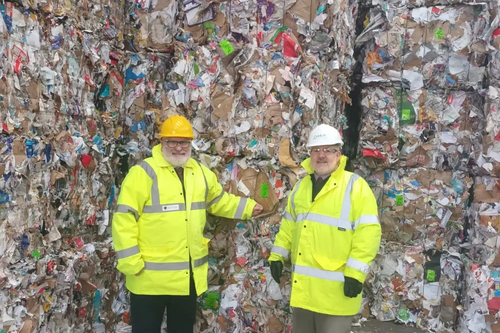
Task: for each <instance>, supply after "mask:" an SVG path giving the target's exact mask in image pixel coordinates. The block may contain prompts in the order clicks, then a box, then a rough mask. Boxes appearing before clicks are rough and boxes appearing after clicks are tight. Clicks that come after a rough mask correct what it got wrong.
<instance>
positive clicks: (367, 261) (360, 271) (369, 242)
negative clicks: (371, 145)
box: [344, 178, 382, 283]
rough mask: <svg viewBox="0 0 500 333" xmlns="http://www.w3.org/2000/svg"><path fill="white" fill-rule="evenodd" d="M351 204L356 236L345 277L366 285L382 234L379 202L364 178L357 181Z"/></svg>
mask: <svg viewBox="0 0 500 333" xmlns="http://www.w3.org/2000/svg"><path fill="white" fill-rule="evenodd" d="M351 202H352V205H353V207H352V208H353V209H351V218H352V220H351V221H354V236H353V240H352V248H351V253H350V255H349V259H348V260H347V264H346V268H345V270H344V275H345V276H347V277H351V278H353V279H356V280H358V281H359V282H361V283H364V282H365V279H366V275H367V274H368V271H369V269H370V265H371V263H372V260H373V259H374V258H375V256H376V255H377V252H378V250H379V247H380V238H381V233H382V232H381V228H380V223H379V219H378V207H377V201H376V200H375V196H374V195H373V192H372V190H371V188H370V187H369V186H368V184H367V183H366V181H365V180H364V179H363V178H359V179H358V180H356V181H355V183H354V186H353V191H352V194H351Z"/></svg>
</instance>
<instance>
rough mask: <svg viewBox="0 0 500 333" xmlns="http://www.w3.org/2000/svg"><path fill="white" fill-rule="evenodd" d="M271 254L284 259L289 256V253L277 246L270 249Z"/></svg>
mask: <svg viewBox="0 0 500 333" xmlns="http://www.w3.org/2000/svg"><path fill="white" fill-rule="evenodd" d="M271 253H276V254H279V255H282V256H283V257H285V258H288V256H289V255H290V251H288V250H285V249H284V248H282V247H281V246H278V245H274V246H273V248H272V249H271Z"/></svg>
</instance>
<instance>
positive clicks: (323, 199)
mask: <svg viewBox="0 0 500 333" xmlns="http://www.w3.org/2000/svg"><path fill="white" fill-rule="evenodd" d="M342 145H343V141H342V137H341V136H340V133H339V132H338V131H337V130H336V129H335V128H333V127H331V126H328V125H324V124H323V125H319V126H318V127H316V128H315V129H313V130H312V131H311V133H310V135H309V140H308V143H307V147H308V148H309V149H310V156H311V157H310V158H308V159H307V160H305V161H304V162H303V163H302V166H303V167H304V168H305V169H306V170H307V171H308V172H309V176H307V177H305V178H303V179H301V180H300V181H299V182H297V184H296V185H295V187H294V188H293V190H292V192H291V194H290V196H289V198H288V204H287V207H286V211H285V214H284V216H283V218H282V220H281V227H280V231H279V233H278V235H277V236H276V241H275V243H274V246H273V249H272V251H271V256H270V258H269V262H270V265H271V273H272V276H273V278H274V280H276V282H278V283H279V282H280V279H281V274H282V269H283V264H284V262H285V260H286V259H287V258H288V257H289V256H290V257H291V261H292V270H293V272H292V296H291V300H290V305H291V306H292V307H293V333H349V332H350V329H351V321H352V316H354V315H355V314H357V313H358V312H359V310H360V307H361V293H362V290H363V283H364V281H365V278H366V275H367V273H368V270H369V267H370V264H371V262H372V260H373V259H374V258H375V256H376V254H377V252H378V249H379V246H380V237H381V228H380V224H379V220H378V209H377V203H376V200H375V197H374V195H373V193H372V191H371V189H370V187H369V186H368V184H367V183H366V181H365V180H364V179H363V178H361V177H359V176H358V175H355V174H353V173H351V172H348V171H345V165H346V161H347V158H346V157H345V156H342V153H341V148H342Z"/></svg>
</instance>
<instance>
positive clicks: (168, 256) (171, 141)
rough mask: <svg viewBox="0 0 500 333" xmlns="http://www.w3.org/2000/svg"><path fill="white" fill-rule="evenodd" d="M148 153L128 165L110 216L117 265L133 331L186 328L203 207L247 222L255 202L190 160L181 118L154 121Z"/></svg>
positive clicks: (204, 261) (198, 272) (201, 256)
mask: <svg viewBox="0 0 500 333" xmlns="http://www.w3.org/2000/svg"><path fill="white" fill-rule="evenodd" d="M160 138H161V144H159V145H157V146H155V147H154V148H153V156H152V157H150V158H147V159H145V160H144V161H142V162H140V163H139V164H137V165H136V166H134V167H132V168H131V169H130V171H129V173H128V174H127V176H126V178H125V180H124V181H123V184H122V187H121V191H120V196H119V199H118V206H117V209H116V212H115V214H114V216H113V225H112V229H113V243H114V248H115V251H116V256H117V258H118V266H117V269H118V270H119V271H121V272H122V273H123V274H124V275H125V276H126V285H127V288H128V290H129V291H130V301H131V317H132V332H133V333H139V332H140V333H159V332H160V330H161V324H162V319H163V316H164V312H165V308H166V309H167V327H168V332H169V333H192V332H193V327H194V323H195V317H196V297H197V296H199V295H201V294H202V293H203V292H205V291H206V290H207V288H208V283H207V274H208V243H209V239H207V238H205V237H203V229H204V227H205V222H206V213H207V211H208V212H209V213H211V214H213V215H217V216H221V217H225V218H233V219H241V220H245V219H249V218H251V217H252V216H256V215H259V214H260V213H261V212H262V209H263V208H262V206H261V205H259V204H257V203H256V202H255V201H253V200H251V199H246V198H240V197H237V196H235V195H231V194H228V193H226V192H224V190H223V188H222V186H221V185H220V184H219V183H218V181H217V177H216V175H215V174H214V173H213V172H212V171H211V170H210V169H208V168H207V167H205V166H203V165H201V164H200V163H198V162H197V161H195V160H194V159H192V158H191V141H192V140H193V138H194V135H193V128H192V126H191V124H190V123H189V121H188V120H187V119H186V118H184V117H181V116H172V117H170V118H168V119H167V120H166V121H165V122H164V123H163V125H162V128H161V133H160Z"/></svg>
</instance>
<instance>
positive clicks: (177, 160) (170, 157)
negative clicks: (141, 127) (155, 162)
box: [162, 148, 191, 168]
mask: <svg viewBox="0 0 500 333" xmlns="http://www.w3.org/2000/svg"><path fill="white" fill-rule="evenodd" d="M162 152H163V157H165V159H166V160H167V162H168V163H170V164H172V166H173V167H176V168H177V167H183V166H184V164H186V162H187V161H188V160H189V159H190V158H191V148H190V149H189V151H187V152H186V153H185V154H184V155H174V154H172V153H171V152H170V151H169V150H168V148H167V149H162Z"/></svg>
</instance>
